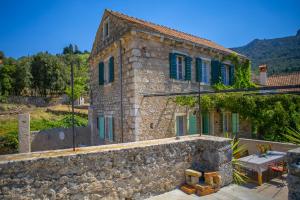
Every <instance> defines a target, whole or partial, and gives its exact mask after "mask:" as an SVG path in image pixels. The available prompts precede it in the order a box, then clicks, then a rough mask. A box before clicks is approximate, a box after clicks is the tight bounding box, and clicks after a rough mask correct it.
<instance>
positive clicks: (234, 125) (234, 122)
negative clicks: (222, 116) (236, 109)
mask: <svg viewBox="0 0 300 200" xmlns="http://www.w3.org/2000/svg"><path fill="white" fill-rule="evenodd" d="M239 123H240V122H239V114H238V113H232V133H234V134H235V135H236V134H237V133H238V132H239V129H240V127H239Z"/></svg>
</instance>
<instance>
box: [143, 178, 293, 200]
mask: <svg viewBox="0 0 300 200" xmlns="http://www.w3.org/2000/svg"><path fill="white" fill-rule="evenodd" d="M165 199H172V200H183V199H184V200H287V199H288V188H287V183H286V180H284V185H283V184H282V181H281V180H280V179H272V180H271V181H269V182H268V183H264V184H263V185H261V186H257V185H256V184H254V183H248V184H246V185H244V186H238V185H235V184H231V185H229V186H226V187H223V188H221V190H220V191H219V192H217V193H214V194H211V195H207V196H203V197H199V196H197V195H187V194H185V193H184V192H182V191H181V190H179V189H176V190H173V191H170V192H167V193H165V194H162V195H158V196H154V197H151V198H149V199H147V200H165Z"/></svg>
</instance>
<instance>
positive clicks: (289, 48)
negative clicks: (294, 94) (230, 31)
mask: <svg viewBox="0 0 300 200" xmlns="http://www.w3.org/2000/svg"><path fill="white" fill-rule="evenodd" d="M232 50H234V51H236V52H239V53H241V54H243V55H246V56H247V57H248V58H250V60H251V61H252V70H253V71H257V69H258V66H259V65H261V64H267V66H268V74H269V75H271V74H282V73H287V72H294V71H300V30H298V32H297V34H296V35H295V36H288V37H283V38H275V39H263V40H259V39H255V40H253V41H252V42H250V43H249V44H247V45H245V46H242V47H236V48H232Z"/></svg>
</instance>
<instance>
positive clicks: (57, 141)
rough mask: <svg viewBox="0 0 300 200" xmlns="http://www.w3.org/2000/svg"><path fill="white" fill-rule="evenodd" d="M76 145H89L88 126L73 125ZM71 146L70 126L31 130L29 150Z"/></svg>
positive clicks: (89, 133)
mask: <svg viewBox="0 0 300 200" xmlns="http://www.w3.org/2000/svg"><path fill="white" fill-rule="evenodd" d="M75 133H76V145H77V146H90V145H91V140H90V138H91V132H90V128H89V127H75ZM72 147H73V132H72V128H53V129H47V130H42V131H34V132H31V151H46V150H54V149H67V148H72Z"/></svg>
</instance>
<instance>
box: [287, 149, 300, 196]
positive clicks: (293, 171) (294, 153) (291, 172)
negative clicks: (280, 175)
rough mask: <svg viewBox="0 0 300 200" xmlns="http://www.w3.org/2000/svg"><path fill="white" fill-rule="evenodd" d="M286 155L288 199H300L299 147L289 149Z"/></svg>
mask: <svg viewBox="0 0 300 200" xmlns="http://www.w3.org/2000/svg"><path fill="white" fill-rule="evenodd" d="M287 157H288V176H287V182H288V189H289V200H298V199H300V148H297V149H293V150H289V151H288V153H287Z"/></svg>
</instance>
